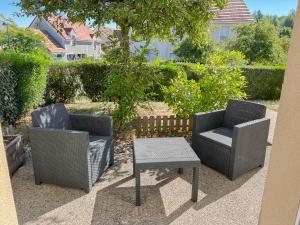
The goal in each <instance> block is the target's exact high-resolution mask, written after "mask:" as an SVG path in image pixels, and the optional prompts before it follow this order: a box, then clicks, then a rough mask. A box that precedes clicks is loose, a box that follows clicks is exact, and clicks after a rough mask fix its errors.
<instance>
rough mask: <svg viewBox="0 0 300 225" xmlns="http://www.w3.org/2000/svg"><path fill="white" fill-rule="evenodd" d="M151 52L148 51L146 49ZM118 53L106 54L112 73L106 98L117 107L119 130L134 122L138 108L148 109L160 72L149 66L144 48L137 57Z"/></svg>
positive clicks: (116, 117)
mask: <svg viewBox="0 0 300 225" xmlns="http://www.w3.org/2000/svg"><path fill="white" fill-rule="evenodd" d="M145 50H147V49H145ZM123 51H124V50H123V49H121V53H120V54H117V55H116V54H115V52H116V51H115V49H113V50H112V51H110V52H109V53H108V54H107V55H106V59H107V60H108V62H109V63H112V64H110V66H111V67H110V70H109V73H108V76H107V80H106V88H107V89H106V91H105V95H106V97H107V98H109V99H110V100H112V101H113V102H114V103H115V105H116V108H115V110H114V112H113V117H114V122H115V125H116V126H117V128H118V129H122V128H123V127H124V125H125V124H126V123H127V122H129V121H131V120H132V119H133V118H134V117H135V116H136V114H137V107H138V106H141V107H145V102H146V101H147V100H148V99H150V97H151V91H150V90H151V87H152V86H153V81H154V80H156V79H155V75H156V73H154V70H152V69H149V66H148V64H147V63H145V57H144V56H145V55H146V54H147V51H144V50H143V49H142V50H141V52H138V53H135V54H134V55H131V56H130V55H127V54H124V52H123Z"/></svg>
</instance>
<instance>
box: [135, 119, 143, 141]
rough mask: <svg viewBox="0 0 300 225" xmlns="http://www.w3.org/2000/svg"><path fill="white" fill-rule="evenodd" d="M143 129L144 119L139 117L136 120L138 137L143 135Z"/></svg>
mask: <svg viewBox="0 0 300 225" xmlns="http://www.w3.org/2000/svg"><path fill="white" fill-rule="evenodd" d="M141 129H142V119H141V117H138V118H137V120H136V135H137V136H138V137H140V136H141Z"/></svg>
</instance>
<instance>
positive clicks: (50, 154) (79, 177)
mask: <svg viewBox="0 0 300 225" xmlns="http://www.w3.org/2000/svg"><path fill="white" fill-rule="evenodd" d="M29 136H30V145H31V153H32V161H33V169H34V175H35V179H36V181H42V182H47V181H48V182H50V183H55V184H64V185H67V186H70V187H82V188H89V185H90V183H91V182H90V180H91V175H90V165H89V164H90V162H89V159H88V154H89V152H88V146H89V133H88V132H80V131H73V130H57V129H45V128H37V127H34V128H30V129H29Z"/></svg>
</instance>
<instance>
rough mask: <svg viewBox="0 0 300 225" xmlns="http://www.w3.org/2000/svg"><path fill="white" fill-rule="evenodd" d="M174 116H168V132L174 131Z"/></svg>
mask: <svg viewBox="0 0 300 225" xmlns="http://www.w3.org/2000/svg"><path fill="white" fill-rule="evenodd" d="M174 123H175V116H173V115H172V116H170V131H171V132H173V131H174Z"/></svg>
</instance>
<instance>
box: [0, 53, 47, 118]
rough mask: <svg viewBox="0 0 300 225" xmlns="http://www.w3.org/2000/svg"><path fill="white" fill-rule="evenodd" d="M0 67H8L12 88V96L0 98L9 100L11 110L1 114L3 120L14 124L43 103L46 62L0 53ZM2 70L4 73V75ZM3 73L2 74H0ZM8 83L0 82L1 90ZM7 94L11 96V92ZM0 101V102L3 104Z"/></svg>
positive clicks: (37, 57) (41, 58) (32, 56)
mask: <svg viewBox="0 0 300 225" xmlns="http://www.w3.org/2000/svg"><path fill="white" fill-rule="evenodd" d="M0 62H1V65H8V68H9V69H8V70H9V71H11V74H13V75H12V78H9V79H8V83H9V82H12V83H11V87H14V93H13V94H14V96H10V97H7V96H6V97H4V96H3V95H1V97H0V98H3V97H4V98H5V99H10V104H11V106H12V108H14V109H16V110H10V111H9V110H8V111H6V112H4V113H3V115H4V116H5V117H4V118H3V119H4V120H5V121H7V122H9V123H14V122H16V120H18V119H19V118H20V117H21V116H23V115H24V114H26V113H27V112H29V111H30V110H31V109H33V108H34V107H35V106H38V105H39V104H40V103H42V101H43V93H44V90H45V87H46V73H47V65H48V61H47V60H46V59H45V58H44V57H39V56H35V55H31V54H20V53H18V54H17V53H4V52H1V53H0ZM5 71H7V69H6V70H4V73H6V72H5ZM2 73H3V72H2ZM8 83H5V82H1V84H0V86H1V89H5V86H6V87H7V85H8ZM2 85H3V86H2ZM7 93H10V94H12V92H11V91H8V92H7ZM4 101H5V100H1V101H0V102H4Z"/></svg>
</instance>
